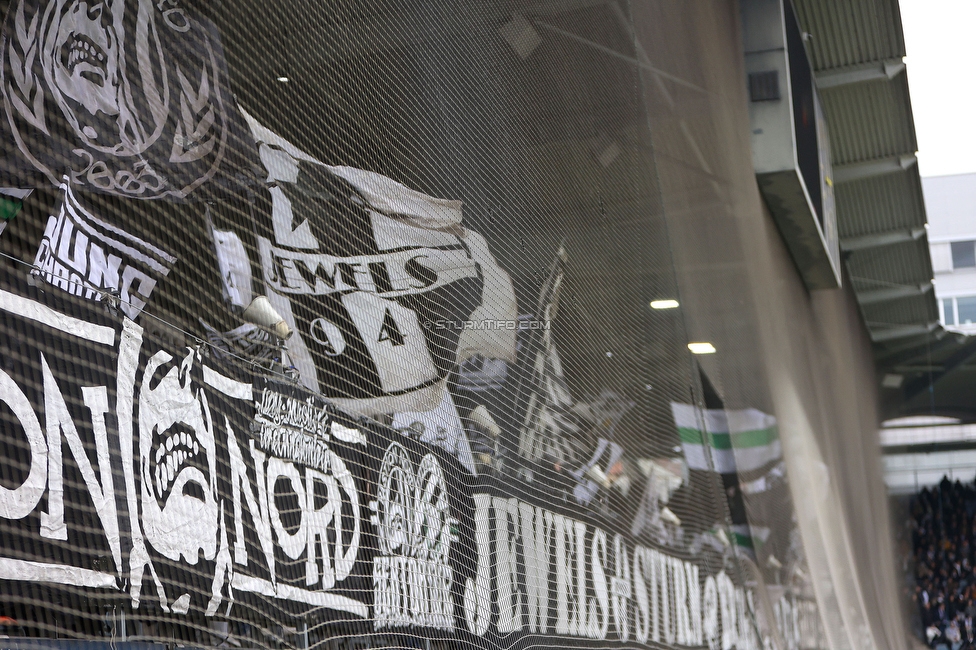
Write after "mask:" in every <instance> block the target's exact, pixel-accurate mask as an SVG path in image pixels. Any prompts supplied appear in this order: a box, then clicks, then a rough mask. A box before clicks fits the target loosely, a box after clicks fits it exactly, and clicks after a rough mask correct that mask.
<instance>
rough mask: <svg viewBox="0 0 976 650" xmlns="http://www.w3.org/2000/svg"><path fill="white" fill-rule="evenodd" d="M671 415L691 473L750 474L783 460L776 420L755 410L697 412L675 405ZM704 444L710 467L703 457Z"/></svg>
mask: <svg viewBox="0 0 976 650" xmlns="http://www.w3.org/2000/svg"><path fill="white" fill-rule="evenodd" d="M671 412H672V413H673V414H674V422H675V424H676V425H677V427H678V435H679V436H680V438H681V448H682V450H683V451H684V454H685V461H686V462H687V463H688V467H689V468H690V469H697V470H706V471H715V472H718V473H719V474H732V473H734V472H751V471H755V470H758V469H762V468H763V467H765V466H767V465H769V464H770V463H772V462H773V461H776V460H779V459H780V458H782V457H783V450H782V447H781V446H780V442H779V435H778V434H777V431H776V418H774V417H773V416H772V415H769V414H767V413H763V412H762V411H759V410H757V409H743V410H740V411H728V410H724V409H704V410H700V409H698V408H696V407H695V406H693V405H691V404H678V403H676V402H671ZM703 428H704V431H703V430H702V429H703ZM706 440H708V451H710V452H711V463H709V462H708V461H709V459H708V455H707V454H706V443H705V441H706Z"/></svg>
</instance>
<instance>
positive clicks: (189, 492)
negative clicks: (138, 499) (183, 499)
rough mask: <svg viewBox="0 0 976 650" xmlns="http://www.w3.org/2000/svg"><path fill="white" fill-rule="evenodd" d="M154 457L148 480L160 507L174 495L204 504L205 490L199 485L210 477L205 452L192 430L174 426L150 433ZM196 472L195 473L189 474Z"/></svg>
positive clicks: (183, 425)
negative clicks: (181, 495)
mask: <svg viewBox="0 0 976 650" xmlns="http://www.w3.org/2000/svg"><path fill="white" fill-rule="evenodd" d="M153 449H155V452H154V453H153V456H152V458H151V459H150V464H149V471H150V476H151V477H152V480H153V482H154V484H155V487H156V500H157V502H158V503H159V505H160V507H162V505H163V504H164V503H166V501H167V500H168V499H169V497H170V495H171V493H172V492H174V491H179V492H180V493H181V494H183V495H184V496H188V497H193V498H196V499H200V500H201V501H206V500H207V497H206V493H205V489H206V488H205V486H204V485H203V484H201V480H202V481H206V477H207V476H208V475H209V471H210V470H209V467H208V462H207V460H208V459H207V452H206V450H205V449H204V448H203V446H202V445H201V444H200V442H199V441H198V440H197V438H196V436H194V434H193V429H191V428H190V427H188V426H187V425H185V424H183V423H180V422H177V423H175V424H173V425H172V426H170V427H169V428H168V429H166V430H165V431H163V432H162V433H160V432H159V429H158V427H157V428H156V429H154V431H153ZM192 469H195V470H197V471H189V470H192Z"/></svg>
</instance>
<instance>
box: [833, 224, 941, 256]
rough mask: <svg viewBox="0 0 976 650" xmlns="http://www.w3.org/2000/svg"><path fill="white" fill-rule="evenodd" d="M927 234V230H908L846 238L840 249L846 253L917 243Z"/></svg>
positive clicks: (841, 241) (842, 240)
mask: <svg viewBox="0 0 976 650" xmlns="http://www.w3.org/2000/svg"><path fill="white" fill-rule="evenodd" d="M924 234H925V228H908V229H904V230H889V231H887V232H877V233H874V234H871V235H859V236H857V237H845V238H843V239H841V240H840V249H841V250H842V251H844V252H845V253H849V252H851V251H860V250H864V249H866V248H877V247H879V246H890V245H891V244H900V243H902V242H906V241H916V240H918V239H921V237H922V235H924Z"/></svg>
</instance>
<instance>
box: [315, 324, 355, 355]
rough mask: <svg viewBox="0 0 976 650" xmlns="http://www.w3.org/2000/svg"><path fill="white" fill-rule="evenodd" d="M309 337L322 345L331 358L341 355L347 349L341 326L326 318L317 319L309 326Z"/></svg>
mask: <svg viewBox="0 0 976 650" xmlns="http://www.w3.org/2000/svg"><path fill="white" fill-rule="evenodd" d="M308 335H309V336H310V337H312V340H313V341H315V342H316V343H318V344H319V345H321V346H322V347H323V348H324V350H323V352H325V354H327V355H329V356H330V357H337V356H339V355H341V354H342V353H343V352H344V351H345V349H346V339H345V337H344V336H343V335H342V330H340V329H339V326H338V325H336V324H335V323H333V322H331V321H327V320H325V319H324V318H316V319H315V320H313V321H312V322H311V323H310V324H309V326H308Z"/></svg>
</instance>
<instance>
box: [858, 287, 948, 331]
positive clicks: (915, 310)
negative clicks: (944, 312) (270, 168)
mask: <svg viewBox="0 0 976 650" xmlns="http://www.w3.org/2000/svg"><path fill="white" fill-rule="evenodd" d="M861 311H862V313H863V314H864V322H865V323H866V324H867V326H868V327H869V328H870V329H872V330H882V329H884V328H886V327H893V326H897V325H915V324H921V323H931V322H932V321H935V320H938V319H939V311H938V309H937V308H936V306H935V301H933V300H929V299H928V296H926V295H924V294H923V295H920V296H911V297H908V298H899V299H897V300H889V301H886V302H878V303H874V304H871V305H862V307H861Z"/></svg>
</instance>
